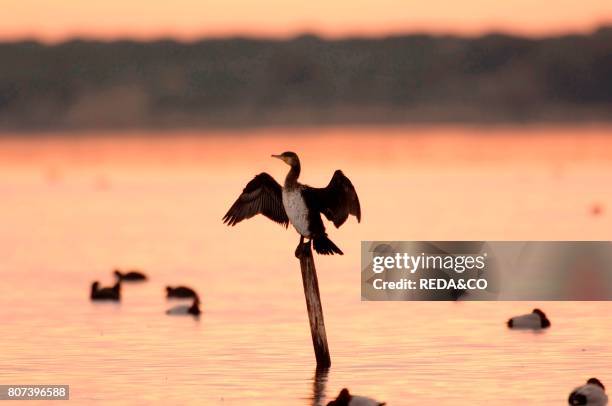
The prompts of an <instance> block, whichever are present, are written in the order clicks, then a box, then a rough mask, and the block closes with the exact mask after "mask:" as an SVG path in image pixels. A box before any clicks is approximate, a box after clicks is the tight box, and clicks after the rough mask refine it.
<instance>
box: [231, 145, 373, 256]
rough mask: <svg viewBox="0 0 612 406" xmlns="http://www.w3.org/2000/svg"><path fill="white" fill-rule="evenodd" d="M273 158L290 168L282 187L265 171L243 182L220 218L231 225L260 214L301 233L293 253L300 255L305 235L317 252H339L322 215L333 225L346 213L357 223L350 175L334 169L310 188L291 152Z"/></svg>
mask: <svg viewBox="0 0 612 406" xmlns="http://www.w3.org/2000/svg"><path fill="white" fill-rule="evenodd" d="M272 157H273V158H278V159H280V160H282V161H283V162H285V163H286V164H287V165H289V166H290V167H291V169H290V170H289V173H287V177H286V178H285V184H284V186H282V187H281V185H280V184H278V182H276V180H274V178H273V177H272V176H270V175H268V174H267V173H265V172H264V173H260V174H259V175H257V176H255V178H254V179H253V180H251V181H250V182H249V183H248V184H247V185H246V187H245V188H244V190H243V191H242V194H241V195H240V196H239V197H238V199H237V200H236V202H235V203H234V204H233V205H232V207H231V208H230V209H229V210H228V212H227V214H226V215H225V216H224V217H223V222H224V223H226V224H227V225H230V226H234V225H236V224H238V223H239V222H241V221H242V220H244V219H249V218H251V217H253V216H255V215H256V214H260V213H261V214H263V215H264V216H266V217H268V218H269V219H270V220H272V221H275V222H277V223H280V224H282V225H284V226H285V227H287V226H288V225H289V223H291V225H293V227H294V228H295V229H296V230H297V232H298V233H299V234H300V244H299V245H298V249H297V250H296V255H299V249H300V248H302V246H303V243H304V238H308V239H309V241H308V244H310V242H311V241H312V242H313V245H314V249H315V251H316V252H317V253H319V254H322V255H333V254H340V255H342V254H343V252H342V250H340V248H338V247H337V246H336V244H334V243H333V242H332V241H331V240H330V239H329V238H328V237H327V233H326V232H325V226H324V225H323V221H322V220H321V214H323V215H324V216H325V217H327V219H328V220H329V221H331V222H333V223H334V225H335V226H336V228H338V227H340V226H341V225H342V224H344V222H345V221H346V219H347V218H348V216H349V214H350V215H353V216H355V217H356V218H357V221H358V222H359V221H361V207H360V205H359V198H358V197H357V192H356V191H355V188H354V187H353V184H352V183H351V181H350V180H349V178H347V177H346V176H344V174H343V173H342V171H341V170H337V171H336V172H334V175H333V176H332V178H331V181H330V182H329V184H328V185H327V186H326V187H324V188H313V187H310V186H307V185H303V184H301V183H299V182H298V177H299V176H300V170H301V166H300V160H299V158H298V156H297V155H296V154H295V153H294V152H283V153H282V154H280V155H272Z"/></svg>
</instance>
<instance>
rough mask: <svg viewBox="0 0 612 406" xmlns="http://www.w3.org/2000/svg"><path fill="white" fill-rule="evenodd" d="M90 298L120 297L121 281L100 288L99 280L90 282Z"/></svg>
mask: <svg viewBox="0 0 612 406" xmlns="http://www.w3.org/2000/svg"><path fill="white" fill-rule="evenodd" d="M89 297H90V298H91V300H115V301H118V300H120V299H121V283H120V282H117V283H115V285H114V286H112V287H110V288H101V287H100V282H98V281H95V282H94V283H92V284H91V294H90V296H89Z"/></svg>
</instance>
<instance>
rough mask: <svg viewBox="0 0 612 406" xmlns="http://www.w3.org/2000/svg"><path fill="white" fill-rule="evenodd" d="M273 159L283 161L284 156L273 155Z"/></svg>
mask: <svg viewBox="0 0 612 406" xmlns="http://www.w3.org/2000/svg"><path fill="white" fill-rule="evenodd" d="M272 158H278V159H283V156H282V155H274V154H272Z"/></svg>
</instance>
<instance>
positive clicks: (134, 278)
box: [114, 269, 147, 282]
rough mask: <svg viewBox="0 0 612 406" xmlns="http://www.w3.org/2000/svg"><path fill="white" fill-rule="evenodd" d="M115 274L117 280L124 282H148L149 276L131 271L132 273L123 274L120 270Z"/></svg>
mask: <svg viewBox="0 0 612 406" xmlns="http://www.w3.org/2000/svg"><path fill="white" fill-rule="evenodd" d="M114 273H115V276H116V277H117V279H119V280H120V281H124V282H125V281H128V282H140V281H146V280H147V275H145V274H143V273H142V272H139V271H130V272H126V273H123V272H121V271H120V270H119V269H115V272H114Z"/></svg>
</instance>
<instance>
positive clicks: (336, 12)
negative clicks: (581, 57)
mask: <svg viewBox="0 0 612 406" xmlns="http://www.w3.org/2000/svg"><path fill="white" fill-rule="evenodd" d="M3 8H4V10H5V13H6V14H5V15H7V16H8V15H10V16H11V18H10V19H7V20H6V21H4V22H3V24H2V26H1V27H0V40H19V39H25V38H34V39H39V40H42V41H48V42H57V41H63V40H66V39H69V38H74V37H84V38H100V39H117V38H133V39H144V40H146V39H155V38H161V37H171V38H176V39H180V40H192V39H196V38H201V37H219V36H236V35H247V36H265V37H289V36H294V35H298V34H301V33H315V34H317V35H321V36H325V37H342V36H350V35H365V36H381V35H387V34H398V33H411V32H417V31H418V32H431V33H445V34H446V33H448V34H461V35H479V34H483V33H486V32H490V31H503V32H508V33H512V34H519V35H530V36H541V35H555V34H560V33H564V32H588V31H591V30H593V29H595V28H596V27H598V26H600V25H604V24H606V23H610V22H612V2H610V1H609V0H585V1H583V2H575V1H571V0H559V1H557V2H556V3H555V6H554V7H550V2H549V1H547V0H531V1H530V0H514V1H511V2H506V3H500V2H495V3H493V2H489V1H486V0H463V1H462V2H461V3H457V2H448V1H441V0H433V1H429V2H425V3H423V2H419V1H416V0H403V1H400V0H378V1H373V0H354V1H351V2H349V1H348V0H330V1H328V2H325V4H315V3H312V2H310V3H309V2H299V1H283V2H281V1H280V0H261V1H259V2H257V3H255V2H252V1H249V0H225V1H224V0H209V1H207V2H206V3H205V4H203V3H201V2H199V1H196V0H176V1H174V2H160V1H157V2H155V1H153V2H151V1H148V2H144V1H143V0H134V1H132V2H123V1H120V0H107V1H105V2H94V3H92V2H83V1H80V0H65V1H63V2H61V3H59V2H50V1H48V0H6V1H5V4H4V7H3Z"/></svg>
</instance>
